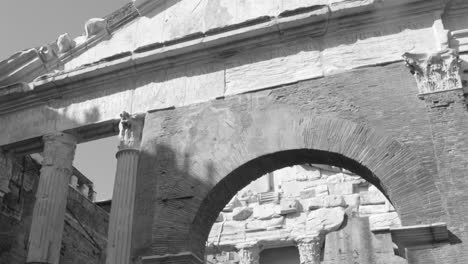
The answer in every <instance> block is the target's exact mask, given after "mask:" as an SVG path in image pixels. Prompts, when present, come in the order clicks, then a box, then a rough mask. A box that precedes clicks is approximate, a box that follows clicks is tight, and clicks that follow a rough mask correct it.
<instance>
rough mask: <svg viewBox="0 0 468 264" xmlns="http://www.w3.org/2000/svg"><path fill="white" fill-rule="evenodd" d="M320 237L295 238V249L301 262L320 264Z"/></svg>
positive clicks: (302, 263) (304, 263)
mask: <svg viewBox="0 0 468 264" xmlns="http://www.w3.org/2000/svg"><path fill="white" fill-rule="evenodd" d="M322 241H323V240H322V239H321V238H320V237H312V238H301V239H297V240H296V243H297V249H298V250H299V259H300V263H301V264H320V253H321V249H322Z"/></svg>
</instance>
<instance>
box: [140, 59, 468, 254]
mask: <svg viewBox="0 0 468 264" xmlns="http://www.w3.org/2000/svg"><path fill="white" fill-rule="evenodd" d="M415 94H417V86H416V83H415V81H414V79H413V77H412V76H411V75H410V74H409V73H408V71H407V69H406V68H405V67H404V65H402V64H401V63H396V64H389V65H385V66H378V67H370V68H364V69H359V70H354V71H351V72H347V73H343V74H336V75H333V76H327V77H324V78H319V79H316V80H310V81H304V82H298V83H295V84H291V85H286V86H281V87H278V88H276V89H272V90H266V91H261V92H256V93H249V94H245V95H239V96H232V97H227V98H224V99H220V100H216V101H211V102H209V103H204V104H199V105H193V106H188V107H181V108H177V109H174V110H165V111H157V112H153V113H149V114H147V119H146V121H145V131H144V136H143V145H144V147H143V149H142V156H141V163H140V173H139V180H138V181H139V182H138V183H137V190H138V191H137V198H136V199H137V200H136V204H137V208H136V211H135V212H136V214H135V215H136V219H135V228H134V230H135V232H136V233H135V237H138V241H135V247H136V248H135V250H136V251H135V254H136V255H140V256H141V255H158V254H164V253H177V252H180V251H185V250H190V247H191V246H193V244H194V243H192V244H191V245H187V244H186V238H187V235H186V234H187V233H186V231H187V229H190V228H192V230H201V229H204V228H210V227H211V226H210V223H213V222H214V221H215V219H216V216H217V214H218V213H219V211H221V209H222V208H223V207H224V205H225V204H226V203H227V202H228V201H229V198H230V195H231V197H232V195H234V194H235V193H236V192H237V191H238V190H239V189H241V188H242V187H244V186H245V185H246V184H248V182H250V181H251V180H252V179H253V178H249V176H246V175H245V174H246V172H250V173H252V174H253V175H257V176H256V177H259V176H261V174H260V173H262V172H263V173H265V172H267V171H265V170H270V171H271V170H272V169H277V168H279V166H287V165H292V164H291V163H293V162H294V160H295V161H298V160H300V161H302V162H308V161H307V159H309V162H310V159H315V160H317V159H321V160H320V161H321V162H323V163H335V164H333V165H341V167H345V168H346V169H349V170H357V171H354V172H359V170H360V169H359V166H357V164H354V165H352V164H351V163H349V161H347V160H346V159H343V158H342V157H341V158H339V157H334V156H333V155H331V154H330V153H328V152H324V153H323V154H324V155H323V156H321V155H319V154H311V155H312V156H311V157H309V158H307V157H306V158H304V157H302V156H301V155H302V154H301V153H296V152H292V153H291V155H290V156H281V157H280V158H276V157H279V156H278V155H280V154H277V155H272V156H271V157H270V156H263V155H267V154H268V153H275V152H277V151H279V150H281V151H283V150H284V151H286V150H287V149H288V148H291V147H292V148H304V146H305V145H307V144H309V143H310V144H317V145H316V146H315V147H314V148H319V149H322V150H328V151H337V152H338V153H346V152H348V153H350V155H355V154H356V155H357V156H356V159H358V160H359V162H360V163H361V164H363V165H365V166H369V169H370V170H371V171H372V173H374V174H375V175H374V176H376V177H377V178H378V179H379V180H377V181H376V179H375V178H373V177H374V176H372V175H370V176H369V175H368V176H364V174H366V172H365V170H364V171H363V170H361V171H360V172H363V173H358V174H360V175H362V176H363V177H364V178H365V179H366V180H368V181H370V182H371V183H373V184H375V185H376V186H378V187H379V189H380V190H382V191H383V192H384V193H385V194H386V195H387V196H388V197H389V198H390V199H391V200H392V202H393V204H394V206H395V208H396V210H397V212H398V213H399V215H400V217H401V220H402V222H403V224H404V225H408V224H409V225H411V224H421V223H434V222H438V221H447V223H448V224H449V226H448V228H449V230H450V231H451V232H452V233H453V234H454V236H453V237H454V238H455V237H458V239H459V240H461V241H463V240H464V239H465V237H466V234H465V233H464V231H463V230H466V229H465V228H464V227H465V225H466V224H465V222H464V221H463V217H464V215H466V214H464V213H463V212H464V211H463V210H464V209H463V208H464V207H463V205H462V202H461V201H463V200H464V199H465V197H464V194H462V193H461V191H456V192H451V190H462V189H465V188H467V187H468V184H466V183H465V182H464V181H463V180H462V178H463V175H464V174H463V173H462V172H461V171H458V170H456V168H462V167H464V165H463V164H464V163H465V162H466V155H465V153H466V151H465V150H464V149H465V148H464V147H463V146H464V144H465V141H466V137H465V136H464V132H463V131H465V130H464V129H463V128H464V124H465V122H464V121H463V120H465V115H466V114H467V113H466V108H465V103H464V100H463V97H457V98H458V99H457V100H456V101H455V102H454V103H453V104H449V105H448V106H444V104H442V105H441V106H440V107H437V108H430V107H429V106H428V105H427V104H426V101H424V100H420V99H418V98H417V97H416V96H415ZM271 109H277V111H272V110H271ZM290 110H291V111H290ZM289 111H290V112H289ZM262 113H263V115H262ZM437 113H439V114H438V115H437ZM447 113H450V114H447ZM313 116H319V117H320V118H323V119H325V120H327V119H328V120H330V121H329V122H326V121H324V123H322V122H321V121H313V122H312V121H311V123H310V125H309V124H308V123H307V122H309V121H308V120H309V118H311V117H313ZM436 116H439V118H440V120H439V121H438V122H436V120H435V117H436ZM288 118H289V119H288ZM335 119H339V120H348V121H350V122H354V123H356V124H359V125H362V126H364V127H369V128H372V129H374V131H376V134H375V135H373V134H372V133H370V132H369V131H367V130H366V129H365V128H362V129H361V130H359V131H361V132H358V131H356V132H351V133H363V134H365V135H366V136H365V137H364V138H362V139H361V141H359V140H358V142H356V144H354V143H353V142H352V141H346V140H347V138H349V135H347V134H346V132H340V133H345V134H338V135H336V134H335V132H336V131H338V130H339V131H352V130H350V128H344V127H342V126H341V125H338V124H337V123H336V122H334V121H331V120H335ZM314 120H316V119H314ZM314 122H315V123H314ZM439 122H440V123H442V124H444V125H439V124H438V123H439ZM305 124H307V125H305ZM303 126H308V127H309V128H308V130H302V128H301V127H303ZM296 130H297V131H296ZM307 131H309V132H307ZM320 131H322V132H323V133H321V132H320ZM307 133H310V134H311V135H310V137H309V136H307ZM356 135H359V134H356ZM382 135H384V136H382ZM385 136H388V137H390V138H392V139H394V140H397V141H398V142H400V143H401V144H402V145H403V148H402V149H399V147H398V146H399V145H398V144H393V143H391V144H388V145H385V144H384V145H382V142H385V141H386V139H385ZM303 137H305V139H304V140H305V142H306V143H305V145H304V143H303V142H302V140H303ZM298 138H301V140H299V139H298ZM344 138H346V140H345V139H344ZM436 139H437V140H436ZM297 140H299V141H297ZM312 142H314V143H312ZM315 142H317V143H315ZM440 142H442V143H440ZM445 142H450V143H451V144H452V145H451V146H453V147H452V148H451V149H452V151H451V152H450V153H449V155H447V154H445V153H446V151H447V149H446V148H445V147H446V146H448V145H447V143H445ZM207 146H210V147H207ZM455 146H456V147H455ZM374 147H375V148H376V150H373V148H374ZM360 148H362V149H361V150H359V149H360ZM366 148H367V149H366ZM360 151H362V152H360ZM406 151H408V153H411V154H409V155H408V154H404V153H405V152H406ZM353 153H354V154H353ZM357 153H361V154H357ZM440 153H444V155H440ZM456 153H459V154H457V155H456ZM304 155H306V154H304ZM330 155H331V156H330ZM360 155H362V156H360ZM450 155H456V156H455V157H457V159H459V160H455V159H453V158H452V156H450ZM306 156H307V155H306ZM259 157H260V158H259ZM257 158H258V160H259V161H257V162H252V163H248V161H252V160H255V159H257ZM388 159H391V160H393V161H392V162H390V163H387V164H386V162H387V160H388ZM366 162H370V163H367V165H366ZM337 163H342V164H337ZM409 163H413V164H412V165H409ZM249 164H250V165H249ZM372 167H373V168H374V169H372ZM444 168H447V169H446V172H445V173H444V170H443V169H444ZM452 168H454V169H452ZM236 169H237V170H236ZM361 169H362V168H361ZM234 170H236V171H239V173H231V172H232V171H234ZM249 170H250V171H249ZM377 171H380V172H377ZM372 173H371V174H372ZM259 174H260V175H259ZM379 174H382V175H379ZM226 175H229V176H230V177H226ZM231 176H232V177H231ZM225 177H226V178H225ZM233 177H236V178H233ZM224 178H225V180H223V181H221V180H222V179H224ZM169 179H170V180H169ZM453 179H457V182H456V185H457V186H456V187H453V185H451V182H452V180H453ZM379 182H380V183H379ZM384 182H387V184H386V183H384ZM382 184H383V185H382ZM435 184H437V188H436V187H435ZM213 186H215V188H213ZM442 186H452V187H451V188H452V189H448V190H446V189H444V188H442ZM211 189H215V190H218V191H216V192H212V193H210V192H209V191H208V190H211ZM221 190H222V191H221ZM449 193H450V194H449ZM215 194H216V196H214V195H215ZM205 195H207V196H205ZM212 195H213V196H212ZM449 195H450V196H453V198H454V199H452V201H457V202H456V203H455V202H449V201H448V200H446V199H445V198H444V199H442V197H445V196H449ZM455 198H456V199H455ZM148 201H152V203H148ZM201 201H204V203H206V202H208V204H209V205H210V206H211V208H204V209H200V207H199V206H200V204H201ZM215 201H216V202H215ZM449 203H450V207H449V206H447V205H448V204H449ZM198 210H202V212H201V211H199V212H198V216H201V215H204V216H206V217H205V218H200V219H195V218H194V217H195V215H194V214H195V213H196V212H197V211H198ZM155 212H158V213H157V214H156V213H155ZM198 216H197V217H198ZM198 221H200V222H198ZM167 223H171V225H170V227H169V225H168V224H167ZM206 226H208V227H206ZM151 229H152V230H158V232H156V231H155V232H154V233H153V234H152V235H151V234H149V232H147V231H148V230H151ZM192 235H193V236H194V237H191V239H192V241H203V240H204V239H205V238H206V237H203V236H198V234H196V233H193V234H192ZM178 236H180V240H179V238H178ZM169 237H171V239H169ZM455 240H456V239H455ZM455 240H454V244H452V245H450V246H445V247H442V248H440V249H436V250H435V251H434V252H437V254H432V253H428V252H424V251H418V252H422V253H421V256H420V257H416V261H414V263H457V262H458V263H461V262H464V261H465V260H466V258H467V256H466V255H465V253H464V252H467V251H465V250H463V248H465V247H466V246H465V244H463V243H461V244H456V242H455ZM179 250H180V251H179ZM195 251H196V250H195Z"/></svg>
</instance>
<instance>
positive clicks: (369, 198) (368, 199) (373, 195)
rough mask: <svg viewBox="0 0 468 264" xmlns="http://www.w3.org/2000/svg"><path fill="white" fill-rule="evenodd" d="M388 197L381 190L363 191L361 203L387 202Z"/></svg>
mask: <svg viewBox="0 0 468 264" xmlns="http://www.w3.org/2000/svg"><path fill="white" fill-rule="evenodd" d="M386 200H387V199H386V198H385V196H384V195H383V194H382V193H381V192H379V191H372V192H364V193H361V205H371V204H385V201H386Z"/></svg>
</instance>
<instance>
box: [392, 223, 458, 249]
mask: <svg viewBox="0 0 468 264" xmlns="http://www.w3.org/2000/svg"><path fill="white" fill-rule="evenodd" d="M390 233H391V234H392V240H393V242H394V243H395V244H396V245H398V247H399V248H400V250H401V248H408V249H424V248H434V247H438V246H440V245H443V244H446V243H448V242H449V235H448V230H447V224H446V223H435V224H429V225H415V226H403V227H397V228H391V229H390Z"/></svg>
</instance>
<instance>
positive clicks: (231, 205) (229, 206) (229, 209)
mask: <svg viewBox="0 0 468 264" xmlns="http://www.w3.org/2000/svg"><path fill="white" fill-rule="evenodd" d="M239 206H242V204H241V202H240V201H239V199H237V197H236V196H234V197H233V198H232V199H231V201H229V203H228V204H227V205H226V206H225V207H224V209H223V212H232V211H233V210H234V208H236V207H239Z"/></svg>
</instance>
